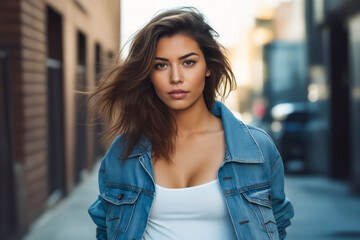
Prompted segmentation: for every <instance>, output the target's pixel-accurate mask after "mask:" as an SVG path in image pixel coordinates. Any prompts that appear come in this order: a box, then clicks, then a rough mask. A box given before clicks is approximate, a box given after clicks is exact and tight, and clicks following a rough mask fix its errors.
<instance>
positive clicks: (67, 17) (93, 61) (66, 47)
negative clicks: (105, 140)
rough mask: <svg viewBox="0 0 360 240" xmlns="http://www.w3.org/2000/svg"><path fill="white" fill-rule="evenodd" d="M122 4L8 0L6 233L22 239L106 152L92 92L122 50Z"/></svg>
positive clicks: (3, 12) (4, 11)
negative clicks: (92, 113)
mask: <svg viewBox="0 0 360 240" xmlns="http://www.w3.org/2000/svg"><path fill="white" fill-rule="evenodd" d="M119 38H120V1H119V0H108V1H87V0H71V1H63V0H62V1H57V0H2V1H0V130H1V132H0V134H1V135H0V138H1V139H0V150H1V156H0V158H1V161H0V164H1V166H0V189H1V191H2V193H3V194H2V197H1V198H0V238H1V239H16V238H17V237H19V236H21V235H22V234H24V232H26V230H27V229H28V227H29V225H30V224H31V223H32V222H33V221H34V220H35V219H36V218H37V217H38V216H39V215H40V214H41V213H43V212H44V211H45V210H46V209H47V208H49V207H51V206H53V205H54V204H55V203H56V202H57V201H58V200H59V199H61V198H63V197H64V196H66V195H67V194H69V193H71V191H72V189H73V187H74V186H75V185H76V184H77V183H79V182H80V181H81V179H82V178H83V177H84V175H86V172H87V171H88V170H90V169H91V167H92V166H93V164H94V162H95V161H96V159H97V157H98V156H100V155H101V154H102V151H103V150H102V149H101V147H100V146H101V145H100V144H99V141H98V137H97V136H98V133H99V131H100V128H99V127H98V126H96V125H95V126H94V125H90V124H87V115H88V109H89V103H88V102H87V97H86V96H85V95H83V94H81V91H87V90H90V89H91V88H92V87H94V86H95V84H96V82H97V79H98V77H97V74H99V73H100V72H101V70H102V68H104V66H105V64H106V62H107V59H108V58H109V57H111V56H114V54H115V53H116V52H117V51H118V46H119V40H120V39H119Z"/></svg>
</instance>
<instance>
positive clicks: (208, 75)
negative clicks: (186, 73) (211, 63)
mask: <svg viewBox="0 0 360 240" xmlns="http://www.w3.org/2000/svg"><path fill="white" fill-rule="evenodd" d="M210 75H211V72H210V70H209V69H206V73H205V77H210Z"/></svg>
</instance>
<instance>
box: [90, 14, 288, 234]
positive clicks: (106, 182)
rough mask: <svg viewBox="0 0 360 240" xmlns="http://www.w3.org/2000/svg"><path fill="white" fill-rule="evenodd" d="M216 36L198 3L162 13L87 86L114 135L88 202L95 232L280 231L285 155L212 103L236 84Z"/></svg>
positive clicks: (284, 215)
mask: <svg viewBox="0 0 360 240" xmlns="http://www.w3.org/2000/svg"><path fill="white" fill-rule="evenodd" d="M216 36H217V34H216V32H215V31H214V30H213V29H212V28H211V27H210V26H209V25H208V24H207V23H206V22H205V21H204V18H203V16H202V15H201V14H200V13H199V12H198V11H197V10H196V9H193V8H182V9H176V10H169V11H165V12H163V13H161V14H159V15H157V16H155V17H154V18H153V19H152V20H151V21H150V22H149V23H148V24H147V25H146V26H145V27H143V28H142V29H141V30H140V31H139V32H138V33H137V34H136V35H135V36H134V39H133V42H132V45H131V48H130V52H129V55H128V57H127V58H126V59H125V60H124V61H123V62H122V63H120V64H119V65H118V66H116V67H114V68H113V69H112V70H111V71H110V72H109V73H108V74H106V75H105V76H104V78H103V80H102V82H101V84H100V85H99V86H98V88H97V89H96V90H95V92H94V93H93V95H92V96H96V103H95V105H94V107H95V111H97V112H98V114H99V115H101V116H106V117H107V118H108V119H109V120H111V121H110V122H111V124H112V125H111V128H110V131H109V132H110V133H109V135H108V139H113V138H115V137H116V138H115V140H114V141H113V143H112V144H111V146H110V148H109V150H108V152H107V153H106V155H105V156H104V158H103V160H102V163H101V167H100V170H99V188H100V196H99V198H98V200H96V201H95V202H94V203H93V204H92V205H91V206H90V208H89V213H90V215H91V217H92V219H93V221H94V222H95V223H96V224H97V238H98V239H136V240H141V239H146V240H151V239H156V240H162V239H216V240H219V239H259V240H263V239H284V238H285V235H286V232H285V228H286V227H287V226H289V225H290V220H289V219H290V218H291V217H292V216H293V209H292V205H291V203H290V202H289V201H288V200H287V199H286V197H285V194H284V173H283V164H282V160H281V158H280V156H279V153H278V151H277V150H276V148H275V146H274V144H273V142H272V141H271V139H270V137H269V136H268V135H267V134H266V133H264V132H263V131H262V130H259V129H257V128H254V127H251V126H247V125H245V124H244V123H242V122H241V121H239V120H237V119H236V118H235V117H234V116H233V114H232V113H231V112H230V111H229V110H228V109H227V108H226V107H225V106H224V105H223V104H222V103H220V102H217V101H215V97H216V94H218V95H219V96H221V97H224V96H225V95H226V93H227V92H228V91H229V90H232V89H233V88H234V86H235V82H234V75H233V73H232V71H231V68H230V64H229V62H228V60H227V58H226V57H225V55H224V50H223V48H222V47H221V45H220V44H219V43H218V42H217V41H216V40H215V39H214V38H215V37H216ZM220 90H222V91H220Z"/></svg>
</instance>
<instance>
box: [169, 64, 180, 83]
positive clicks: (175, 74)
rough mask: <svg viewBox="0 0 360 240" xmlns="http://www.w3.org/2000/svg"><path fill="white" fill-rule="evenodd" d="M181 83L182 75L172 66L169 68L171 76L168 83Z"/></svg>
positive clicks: (177, 68)
mask: <svg viewBox="0 0 360 240" xmlns="http://www.w3.org/2000/svg"><path fill="white" fill-rule="evenodd" d="M182 81H183V78H182V73H181V70H180V69H179V67H177V66H174V67H172V68H171V76H170V83H172V84H178V83H181V82H182Z"/></svg>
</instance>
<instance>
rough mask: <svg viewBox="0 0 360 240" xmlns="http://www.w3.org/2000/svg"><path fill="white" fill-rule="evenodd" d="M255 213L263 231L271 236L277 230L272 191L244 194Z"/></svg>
mask: <svg viewBox="0 0 360 240" xmlns="http://www.w3.org/2000/svg"><path fill="white" fill-rule="evenodd" d="M242 194H243V196H244V197H245V199H246V200H247V201H248V202H249V204H250V206H251V207H252V209H253V210H254V212H255V215H256V218H257V220H258V222H259V225H260V226H261V229H262V230H263V231H266V232H268V233H269V235H270V234H272V233H274V232H275V231H276V230H277V225H276V220H275V217H274V214H273V211H272V205H271V190H270V189H260V190H258V189H256V190H251V191H248V192H243V193H242Z"/></svg>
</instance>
